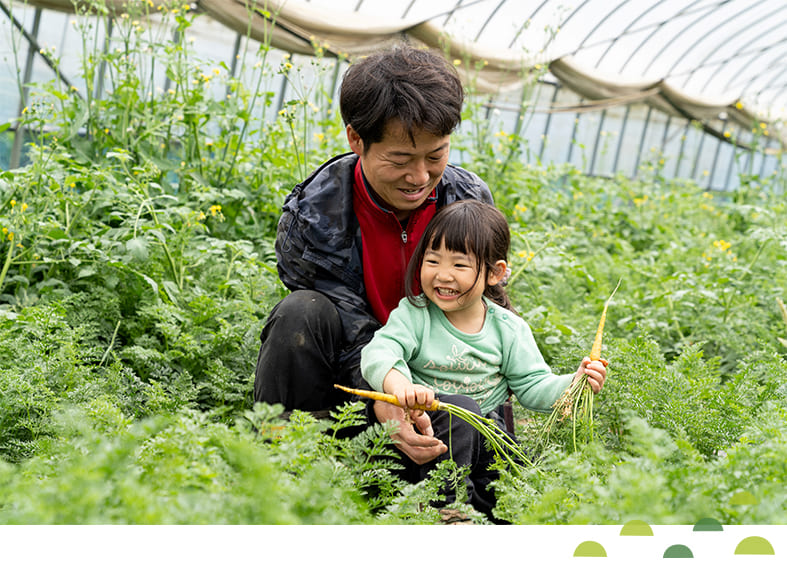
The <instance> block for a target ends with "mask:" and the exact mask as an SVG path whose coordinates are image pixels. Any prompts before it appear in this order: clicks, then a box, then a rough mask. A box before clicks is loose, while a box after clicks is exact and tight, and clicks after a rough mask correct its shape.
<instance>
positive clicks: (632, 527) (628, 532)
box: [620, 519, 653, 537]
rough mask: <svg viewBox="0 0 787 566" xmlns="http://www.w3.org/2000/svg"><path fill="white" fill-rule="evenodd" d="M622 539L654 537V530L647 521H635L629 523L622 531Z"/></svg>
mask: <svg viewBox="0 0 787 566" xmlns="http://www.w3.org/2000/svg"><path fill="white" fill-rule="evenodd" d="M620 536H622V537H652V536H653V529H651V528H650V525H648V524H647V523H646V522H645V521H639V520H637V519H634V520H633V521H629V522H628V523H626V524H625V525H623V528H621V529H620Z"/></svg>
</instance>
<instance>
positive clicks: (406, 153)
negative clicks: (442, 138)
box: [388, 143, 450, 157]
mask: <svg viewBox="0 0 787 566" xmlns="http://www.w3.org/2000/svg"><path fill="white" fill-rule="evenodd" d="M449 145H450V144H448V143H444V144H443V145H441V146H440V147H436V148H434V149H433V150H432V151H430V152H429V153H437V152H438V151H443V150H445V149H446V148H448V146H449ZM414 154H415V152H413V151H405V150H402V149H399V150H397V149H392V150H391V151H390V152H388V155H391V156H397V157H410V156H412V155H414Z"/></svg>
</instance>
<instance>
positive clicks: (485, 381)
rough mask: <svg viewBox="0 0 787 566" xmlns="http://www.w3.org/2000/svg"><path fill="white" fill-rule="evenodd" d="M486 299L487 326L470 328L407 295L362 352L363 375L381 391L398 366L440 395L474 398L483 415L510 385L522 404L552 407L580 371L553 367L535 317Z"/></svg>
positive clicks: (504, 395)
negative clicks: (536, 334) (531, 321)
mask: <svg viewBox="0 0 787 566" xmlns="http://www.w3.org/2000/svg"><path fill="white" fill-rule="evenodd" d="M484 300H485V301H486V298H484ZM486 302H487V307H488V309H487V313H486V320H485V321H484V326H483V328H482V329H481V332H479V333H477V334H466V333H464V332H462V331H460V330H457V329H456V328H455V327H454V326H453V325H452V324H451V323H450V322H449V321H448V319H447V318H446V316H445V313H443V311H441V310H440V309H439V308H438V307H436V306H435V305H433V304H432V303H429V305H428V306H427V307H418V306H414V305H412V304H411V303H410V302H409V301H408V300H407V298H404V299H402V300H401V301H400V302H399V306H398V307H397V308H396V309H394V310H393V311H392V312H391V316H390V318H389V319H388V323H387V324H386V325H385V326H383V327H382V328H380V329H379V330H378V331H377V332H376V333H375V335H374V338H372V340H371V341H370V342H369V343H368V344H367V345H366V346H365V347H364V349H363V350H362V352H361V372H362V373H363V376H364V378H365V379H366V381H367V382H368V383H369V385H370V386H371V387H372V388H374V389H375V390H377V391H382V390H383V380H384V379H385V376H386V374H387V373H388V371H389V370H391V368H396V369H397V370H399V371H400V372H402V373H403V374H404V375H405V376H407V377H408V378H409V379H411V380H412V382H413V383H417V384H421V385H426V386H427V387H431V388H432V389H434V390H435V391H436V392H437V394H438V397H439V395H440V394H441V393H443V394H461V395H467V396H469V397H472V398H473V399H474V400H475V401H476V402H477V403H478V404H479V406H480V407H481V411H482V412H483V414H487V413H488V412H489V411H492V410H493V409H495V408H496V407H497V406H498V405H500V404H501V403H502V402H503V401H505V399H506V398H507V397H508V390H509V389H510V390H511V391H513V393H514V395H516V398H517V399H518V400H519V402H520V403H521V404H522V406H523V407H525V408H527V409H531V410H533V411H539V412H548V411H550V410H551V408H552V405H553V403H554V402H555V401H556V400H557V399H558V397H560V395H561V394H562V393H563V391H565V390H566V389H567V388H568V386H569V385H570V384H571V380H572V379H573V377H574V376H573V374H567V375H555V374H553V373H552V370H551V369H550V368H549V366H548V365H547V364H546V362H545V361H544V358H543V356H542V355H541V352H540V351H539V350H538V346H537V345H536V342H535V340H534V339H533V333H532V332H531V330H530V327H529V326H528V324H527V323H526V322H525V321H524V320H523V319H522V318H520V317H519V316H517V315H516V314H514V313H513V312H511V311H509V310H507V309H504V308H502V307H500V306H498V305H496V304H494V303H492V302H490V301H486Z"/></svg>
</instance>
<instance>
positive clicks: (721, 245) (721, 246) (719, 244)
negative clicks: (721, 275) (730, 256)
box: [713, 240, 732, 252]
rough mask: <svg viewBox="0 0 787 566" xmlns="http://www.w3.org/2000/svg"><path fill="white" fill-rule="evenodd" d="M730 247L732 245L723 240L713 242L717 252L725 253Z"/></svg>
mask: <svg viewBox="0 0 787 566" xmlns="http://www.w3.org/2000/svg"><path fill="white" fill-rule="evenodd" d="M730 246H732V244H731V243H729V242H727V241H725V240H716V241H715V242H713V247H715V248H718V249H719V250H721V251H723V252H725V251H727V250H728V249H730Z"/></svg>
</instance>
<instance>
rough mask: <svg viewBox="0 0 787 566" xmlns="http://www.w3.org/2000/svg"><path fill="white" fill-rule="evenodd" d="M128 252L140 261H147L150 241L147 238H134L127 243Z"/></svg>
mask: <svg viewBox="0 0 787 566" xmlns="http://www.w3.org/2000/svg"><path fill="white" fill-rule="evenodd" d="M126 251H127V252H128V253H130V254H131V255H132V256H133V257H134V259H136V260H138V261H147V259H148V241H147V240H146V239H145V238H139V237H137V238H132V239H130V240H129V241H128V242H126Z"/></svg>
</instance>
